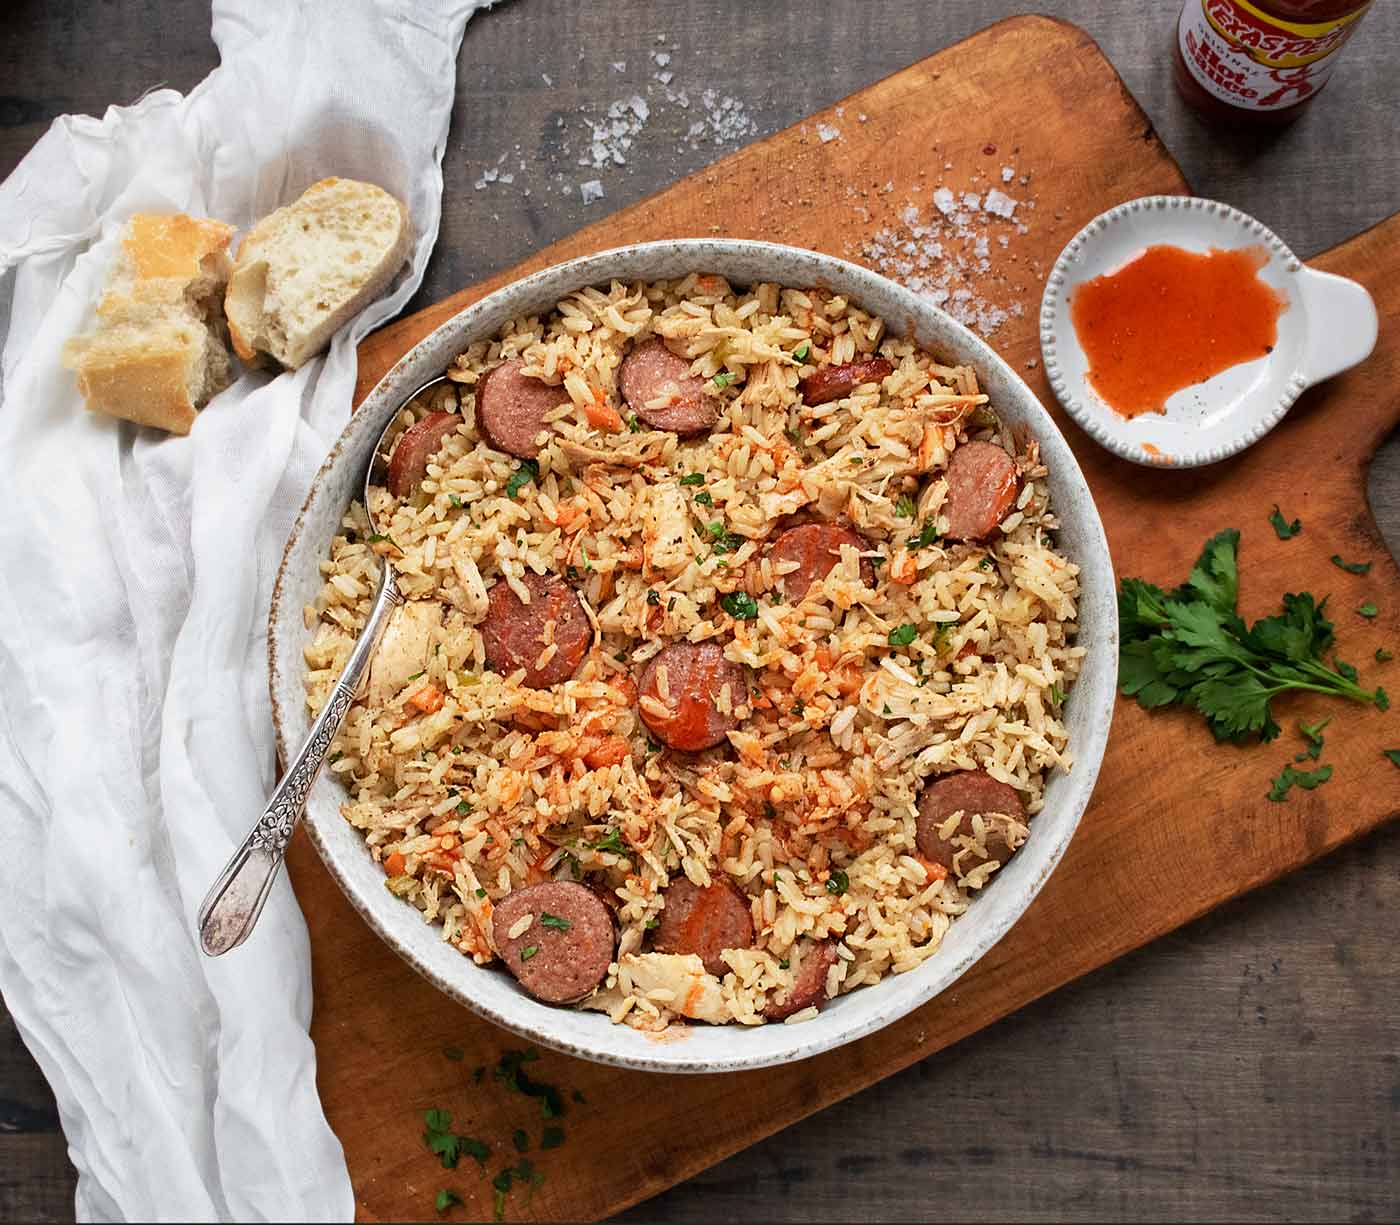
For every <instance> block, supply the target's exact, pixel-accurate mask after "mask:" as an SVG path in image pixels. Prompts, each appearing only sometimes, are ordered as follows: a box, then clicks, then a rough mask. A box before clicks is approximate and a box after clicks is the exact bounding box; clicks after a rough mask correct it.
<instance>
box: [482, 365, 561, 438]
mask: <svg viewBox="0 0 1400 1225" xmlns="http://www.w3.org/2000/svg"><path fill="white" fill-rule="evenodd" d="M524 366H525V363H524V362H523V361H522V360H521V359H520V358H518V357H513V358H511V359H510V360H509V361H505V362H502V363H501V364H500V365H499V366H492V367H491V369H490V370H488V371H487V372H486V373H485V374H483V375H482V376H481V377H480V378H479V379H477V381H476V428H477V429H479V430H480V431H481V433H482V436H483V437H484V438H485V439H486V441H487V442H489V443H490V444H491V445H492V446H493V447H495V448H496V450H498V451H505V452H506V453H507V454H509V455H518V456H519V457H520V458H521V459H534V458H535V456H536V455H538V454H539V453H540V442H539V436H540V432H541V431H542V430H545V429H547V428H548V426H547V425H546V424H545V416H546V414H547V413H549V412H550V410H551V409H555V408H558V407H559V405H561V404H564V403H566V402H567V401H568V399H569V393H568V392H566V391H565V390H564V389H563V388H562V387H551V386H550V385H549V384H548V383H542V382H540V380H539V379H535V378H530V377H529V376H528V375H524V374H521V373H520V372H521V370H522V369H523V368H524Z"/></svg>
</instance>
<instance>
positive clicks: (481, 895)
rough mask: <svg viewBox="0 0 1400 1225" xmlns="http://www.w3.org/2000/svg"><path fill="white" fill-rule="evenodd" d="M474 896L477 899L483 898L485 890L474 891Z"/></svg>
mask: <svg viewBox="0 0 1400 1225" xmlns="http://www.w3.org/2000/svg"><path fill="white" fill-rule="evenodd" d="M476 896H477V897H485V896H486V890H485V889H478V890H477V891H476Z"/></svg>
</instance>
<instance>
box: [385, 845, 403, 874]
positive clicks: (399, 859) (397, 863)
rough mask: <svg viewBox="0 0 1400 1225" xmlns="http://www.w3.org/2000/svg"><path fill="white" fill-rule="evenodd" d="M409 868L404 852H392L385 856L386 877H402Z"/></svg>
mask: <svg viewBox="0 0 1400 1225" xmlns="http://www.w3.org/2000/svg"><path fill="white" fill-rule="evenodd" d="M407 866H408V865H407V863H406V861H405V860H404V857H403V852H402V851H390V852H389V853H388V854H387V855H385V856H384V875H385V876H402V875H403V874H404V869H405V868H406V867H407Z"/></svg>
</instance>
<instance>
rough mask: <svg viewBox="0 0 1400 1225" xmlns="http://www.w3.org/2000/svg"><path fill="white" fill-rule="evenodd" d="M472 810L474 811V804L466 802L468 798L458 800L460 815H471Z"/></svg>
mask: <svg viewBox="0 0 1400 1225" xmlns="http://www.w3.org/2000/svg"><path fill="white" fill-rule="evenodd" d="M471 811H472V806H471V805H470V804H468V803H467V802H466V800H458V801H457V815H458V816H459V817H466V816H470V815H471Z"/></svg>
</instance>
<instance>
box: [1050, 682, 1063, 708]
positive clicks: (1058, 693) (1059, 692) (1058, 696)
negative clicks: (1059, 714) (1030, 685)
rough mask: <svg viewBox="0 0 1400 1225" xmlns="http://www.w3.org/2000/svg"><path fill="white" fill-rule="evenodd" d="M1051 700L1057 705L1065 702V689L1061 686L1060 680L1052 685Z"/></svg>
mask: <svg viewBox="0 0 1400 1225" xmlns="http://www.w3.org/2000/svg"><path fill="white" fill-rule="evenodd" d="M1050 700H1051V701H1052V702H1054V703H1055V705H1056V706H1063V705H1064V702H1065V691H1064V690H1063V689H1062V688H1061V687H1060V683H1059V681H1056V682H1055V683H1054V684H1053V685H1051V686H1050Z"/></svg>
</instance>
